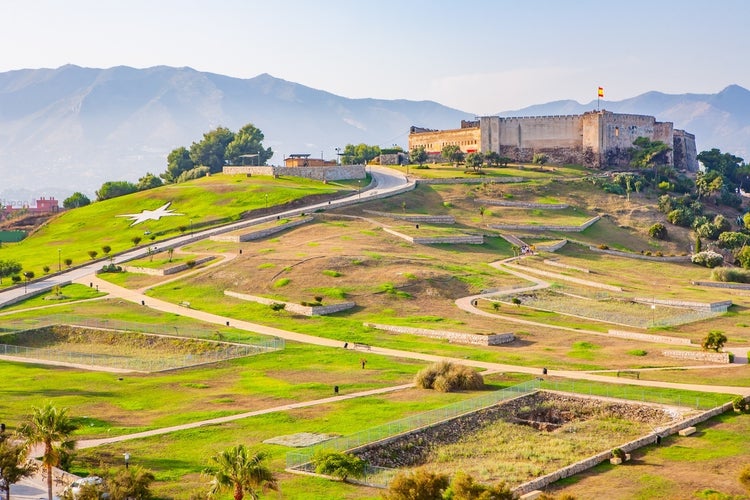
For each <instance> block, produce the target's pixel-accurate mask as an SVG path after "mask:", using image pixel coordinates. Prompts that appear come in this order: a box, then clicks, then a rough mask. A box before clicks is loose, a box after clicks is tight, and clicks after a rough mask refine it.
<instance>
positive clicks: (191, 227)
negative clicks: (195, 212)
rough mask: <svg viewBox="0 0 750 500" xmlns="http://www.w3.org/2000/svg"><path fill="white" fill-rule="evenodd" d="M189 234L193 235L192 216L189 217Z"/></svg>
mask: <svg viewBox="0 0 750 500" xmlns="http://www.w3.org/2000/svg"><path fill="white" fill-rule="evenodd" d="M190 235H191V236H192V235H193V218H192V217H190Z"/></svg>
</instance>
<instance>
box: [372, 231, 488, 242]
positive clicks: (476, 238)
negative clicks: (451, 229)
mask: <svg viewBox="0 0 750 500" xmlns="http://www.w3.org/2000/svg"><path fill="white" fill-rule="evenodd" d="M383 231H385V232H386V233H389V234H392V235H394V236H398V237H399V238H401V239H404V240H406V241H408V242H409V243H415V244H418V245H439V244H450V245H482V244H484V236H482V235H481V234H480V235H471V234H464V235H458V236H434V237H424V238H420V237H417V238H414V237H412V236H409V235H406V234H404V233H399V232H398V231H394V230H393V229H390V228H387V227H384V228H383Z"/></svg>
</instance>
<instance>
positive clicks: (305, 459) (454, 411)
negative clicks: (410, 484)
mask: <svg viewBox="0 0 750 500" xmlns="http://www.w3.org/2000/svg"><path fill="white" fill-rule="evenodd" d="M539 382H540V381H539V380H537V379H534V380H529V381H528V382H524V383H522V384H518V385H514V386H511V387H508V388H507V389H502V390H499V391H493V392H490V393H487V394H483V395H481V396H479V397H476V398H472V399H467V400H464V401H459V402H457V403H453V404H451V405H448V406H444V407H442V408H436V409H434V410H430V411H427V412H424V413H419V414H417V415H412V416H410V417H406V418H402V419H400V420H395V421H393V422H388V423H387V424H383V425H379V426H377V427H371V428H369V429H365V430H363V431H360V432H357V433H354V434H351V435H349V436H342V437H339V438H336V439H331V440H328V441H325V442H324V443H321V444H318V445H315V446H310V447H307V448H303V449H301V450H297V451H294V452H290V453H288V454H287V456H286V466H287V468H288V469H295V470H307V468H309V467H310V465H309V463H310V460H311V458H312V456H313V455H314V454H315V452H316V451H318V450H320V449H332V450H336V451H346V450H352V449H354V448H359V447H361V446H364V445H366V444H370V443H374V442H377V441H381V440H383V439H386V438H390V437H393V436H397V435H399V434H403V433H406V432H409V431H413V430H415V429H420V428H422V427H426V426H430V425H434V424H436V423H438V422H442V421H444V420H450V419H452V418H455V417H457V416H459V415H464V414H466V413H471V412H474V411H477V410H480V409H482V408H486V407H488V406H492V405H493V404H496V403H498V402H500V401H505V400H507V399H511V398H515V397H518V396H522V395H525V394H530V393H532V392H534V391H536V390H538V389H539ZM368 484H369V483H368Z"/></svg>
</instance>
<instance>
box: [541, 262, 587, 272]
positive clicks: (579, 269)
mask: <svg viewBox="0 0 750 500" xmlns="http://www.w3.org/2000/svg"><path fill="white" fill-rule="evenodd" d="M544 263H545V264H547V265H548V266H552V267H561V268H563V269H572V270H573V271H580V272H582V273H590V272H591V270H590V269H586V268H585V267H578V266H571V265H570V264H563V263H562V262H557V261H556V260H550V259H544Z"/></svg>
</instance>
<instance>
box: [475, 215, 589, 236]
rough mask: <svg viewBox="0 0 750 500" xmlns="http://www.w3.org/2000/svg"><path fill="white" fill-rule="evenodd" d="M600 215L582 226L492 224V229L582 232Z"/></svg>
mask: <svg viewBox="0 0 750 500" xmlns="http://www.w3.org/2000/svg"><path fill="white" fill-rule="evenodd" d="M599 219H601V217H599V216H598V215H597V216H596V217H592V218H591V219H589V220H587V221H586V222H584V223H583V224H581V225H580V226H545V225H538V226H537V225H532V224H490V225H489V227H490V228H491V229H500V230H505V231H560V232H568V233H580V232H582V231H585V230H586V229H588V228H589V227H590V226H591V225H592V224H595V223H596V222H598V221H599Z"/></svg>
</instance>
